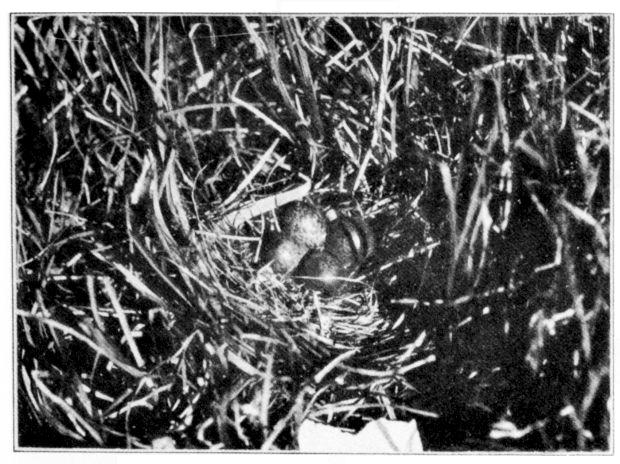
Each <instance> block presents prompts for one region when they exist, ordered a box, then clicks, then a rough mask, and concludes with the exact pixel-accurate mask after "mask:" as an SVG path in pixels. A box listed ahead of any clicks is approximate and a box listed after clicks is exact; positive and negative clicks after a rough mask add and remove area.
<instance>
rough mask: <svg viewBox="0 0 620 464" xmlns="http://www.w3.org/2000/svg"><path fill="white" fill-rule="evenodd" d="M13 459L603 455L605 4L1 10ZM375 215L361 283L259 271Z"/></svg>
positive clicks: (606, 239) (606, 249) (607, 154)
mask: <svg viewBox="0 0 620 464" xmlns="http://www.w3.org/2000/svg"><path fill="white" fill-rule="evenodd" d="M12 21H13V22H12V24H13V40H12V44H13V52H14V53H13V64H14V68H13V70H14V74H13V83H14V97H13V102H14V104H15V108H16V117H15V121H14V123H15V126H16V129H17V138H16V142H15V148H16V150H15V153H14V162H15V177H14V189H15V194H16V201H17V204H16V223H15V231H16V233H15V243H14V245H15V247H16V250H17V253H16V254H17V262H16V263H15V264H16V267H17V273H16V278H17V295H16V296H17V298H16V301H17V308H16V309H15V315H16V319H15V323H16V327H17V329H16V333H17V339H16V352H17V370H16V372H15V375H16V376H17V380H18V386H19V388H18V398H17V403H18V407H19V411H18V433H19V436H18V444H19V446H20V447H118V448H139V449H140V448H141V449H146V448H152V447H154V446H155V447H156V446H160V444H161V443H168V444H169V445H170V444H172V443H173V444H174V446H176V447H179V448H204V449H222V448H227V449H230V448H235V449H258V448H260V449H265V450H271V449H295V448H296V446H297V443H296V430H297V427H298V426H299V424H300V423H301V421H302V420H304V419H311V420H316V421H321V422H324V423H329V424H332V425H337V426H340V427H343V428H347V429H351V430H359V429H360V428H361V427H362V426H363V425H364V424H365V423H366V422H367V421H369V420H371V419H374V418H379V417H388V418H391V419H400V420H410V419H416V420H417V421H418V423H419V426H420V430H421V433H422V438H423V441H424V445H425V448H426V449H430V450H472V449H484V450H511V449H512V450H515V449H516V450H548V451H554V450H606V449H608V448H609V415H610V408H609V404H610V403H609V369H610V364H609V363H610V359H609V353H610V347H609V339H610V336H609V333H610V332H609V318H610V315H609V310H610V308H609V282H610V276H609V228H610V210H609V205H610V190H609V186H610V182H609V177H610V173H609V159H610V152H609V145H610V125H609V115H610V101H609V94H610V79H609V69H610V60H609V56H610V51H609V46H610V18H609V17H603V16H599V17H586V16H580V17H568V16H562V17H542V16H529V17H516V16H515V17H509V16H507V17H499V18H498V17H425V16H422V17H335V16H334V17H330V16H319V17H288V16H274V17H266V16H265V17H242V16H239V17H236V16H222V17H208V16H207V17H192V16H185V17H172V16H170V17H166V16H157V17H154V16H134V17H130V16H116V17H104V16H62V17H61V16H25V15H15V16H13V17H12ZM308 195H310V196H312V197H313V199H315V200H316V201H317V202H319V203H320V204H323V205H326V206H328V205H336V206H338V207H347V206H351V205H354V207H356V208H358V209H361V210H362V211H363V212H364V214H365V216H366V217H367V218H368V220H369V222H370V224H371V227H372V228H373V229H374V230H375V233H376V235H377V237H378V246H377V251H376V252H375V254H374V255H373V256H372V257H371V259H370V260H369V262H367V263H366V264H365V266H364V267H363V268H362V270H361V273H360V274H361V275H360V276H359V277H357V278H356V281H357V284H356V285H354V286H352V287H351V288H350V291H347V292H346V293H344V294H342V295H338V296H336V297H333V298H328V297H325V296H321V295H319V294H314V293H311V292H309V291H307V290H305V289H304V288H302V287H300V286H298V285H296V284H295V283H294V282H291V281H289V280H288V279H286V278H285V277H282V276H275V275H273V274H271V273H269V272H268V270H266V269H261V268H260V266H258V265H257V257H258V250H259V247H260V241H261V237H262V236H263V232H264V231H265V229H266V227H268V225H269V222H270V220H271V217H272V211H273V209H274V207H275V205H276V204H280V203H281V202H282V201H288V200H291V199H299V198H302V197H305V196H308Z"/></svg>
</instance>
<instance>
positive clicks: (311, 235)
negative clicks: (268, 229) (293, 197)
mask: <svg viewBox="0 0 620 464" xmlns="http://www.w3.org/2000/svg"><path fill="white" fill-rule="evenodd" d="M278 222H279V224H280V229H281V230H282V235H283V236H284V237H286V238H288V239H290V240H292V241H293V242H295V243H297V244H298V245H299V246H301V247H305V248H307V249H312V248H320V247H322V246H323V244H324V243H325V238H326V236H327V222H326V220H325V216H324V215H323V213H322V212H321V211H320V210H319V209H317V208H316V207H314V206H313V205H311V204H310V203H307V202H302V201H295V202H292V203H289V204H287V205H286V206H283V207H282V208H281V209H280V211H279V214H278Z"/></svg>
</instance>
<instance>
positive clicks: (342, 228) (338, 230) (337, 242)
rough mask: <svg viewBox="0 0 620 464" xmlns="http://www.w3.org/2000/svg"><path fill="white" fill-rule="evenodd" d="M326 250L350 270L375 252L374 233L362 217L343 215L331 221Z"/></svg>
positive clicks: (346, 269)
mask: <svg viewBox="0 0 620 464" xmlns="http://www.w3.org/2000/svg"><path fill="white" fill-rule="evenodd" d="M325 250H326V251H327V252H329V253H331V254H332V255H334V256H335V257H337V258H338V260H339V261H340V263H341V264H342V267H343V269H344V270H345V271H348V272H350V271H353V270H355V269H356V268H357V267H359V266H360V265H361V264H362V263H363V262H364V260H365V259H366V258H367V257H368V256H370V254H371V253H372V252H373V250H374V235H373V233H372V231H371V230H370V228H369V227H368V225H367V224H366V222H365V221H364V220H363V219H362V218H361V217H347V216H343V217H340V218H338V219H336V220H334V221H332V222H330V223H329V226H328V233H327V239H326V243H325Z"/></svg>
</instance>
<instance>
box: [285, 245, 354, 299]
mask: <svg viewBox="0 0 620 464" xmlns="http://www.w3.org/2000/svg"><path fill="white" fill-rule="evenodd" d="M343 277H347V276H346V273H345V271H344V268H343V266H342V263H341V262H340V260H339V259H338V258H336V256H334V255H333V254H332V253H329V252H327V251H324V250H312V251H310V252H309V253H307V254H306V255H305V256H304V257H303V259H302V260H301V262H300V263H299V267H298V268H297V270H296V271H295V279H296V280H297V281H298V282H300V283H303V284H304V285H305V286H306V287H307V288H309V289H312V290H319V291H325V292H326V293H330V294H333V293H336V292H337V291H338V290H339V289H340V288H342V286H343V285H344V283H345V282H346V280H345V279H343Z"/></svg>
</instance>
